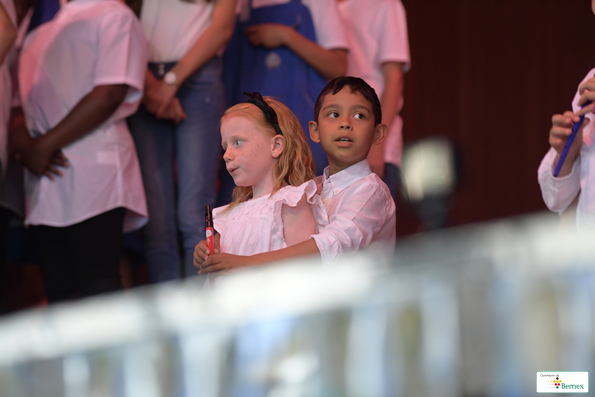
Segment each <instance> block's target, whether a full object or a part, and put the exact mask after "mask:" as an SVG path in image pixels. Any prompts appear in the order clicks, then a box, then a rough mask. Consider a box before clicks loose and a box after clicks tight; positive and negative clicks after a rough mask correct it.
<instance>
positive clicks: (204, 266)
mask: <svg viewBox="0 0 595 397" xmlns="http://www.w3.org/2000/svg"><path fill="white" fill-rule="evenodd" d="M281 217H282V219H283V233H284V237H285V243H286V244H287V246H288V248H285V249H281V250H276V251H271V252H264V253H261V254H257V255H252V256H241V255H231V254H215V255H209V249H208V248H207V245H206V242H205V241H201V242H200V243H198V245H197V246H196V247H195V249H194V266H196V267H198V268H200V269H201V270H200V272H199V273H201V274H202V273H212V272H218V271H223V270H230V269H234V268H238V267H247V266H254V265H262V264H265V263H269V262H276V261H281V260H284V259H289V258H295V257H300V256H307V255H314V254H319V252H318V248H317V247H316V243H315V242H314V240H309V237H310V236H311V235H313V234H314V233H316V222H315V220H314V215H313V214H312V210H311V208H310V205H309V204H308V201H307V199H306V197H305V196H304V197H302V199H301V200H300V201H299V202H298V203H297V205H296V206H295V207H291V206H288V205H283V207H282V210H281ZM217 236H219V235H218V234H217ZM215 247H217V248H216V249H215V252H216V253H217V252H218V251H219V249H218V247H219V239H218V238H216V240H215Z"/></svg>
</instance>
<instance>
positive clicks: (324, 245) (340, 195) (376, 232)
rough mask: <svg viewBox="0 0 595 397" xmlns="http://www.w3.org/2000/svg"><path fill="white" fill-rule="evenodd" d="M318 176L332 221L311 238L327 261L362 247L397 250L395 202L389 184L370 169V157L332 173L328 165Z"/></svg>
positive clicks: (322, 195)
mask: <svg viewBox="0 0 595 397" xmlns="http://www.w3.org/2000/svg"><path fill="white" fill-rule="evenodd" d="M318 178H319V179H318V180H319V181H321V182H322V191H321V193H320V195H321V197H322V203H323V204H324V207H325V208H326V212H327V213H328V216H329V219H328V221H329V224H328V226H326V227H325V228H324V229H322V231H321V232H320V233H318V234H317V235H314V236H312V237H311V238H313V239H314V241H315V242H316V246H317V247H318V250H319V251H320V255H321V256H322V261H323V262H324V263H329V262H332V261H333V260H334V259H336V258H337V257H338V256H339V255H341V254H345V253H352V252H357V251H358V250H360V249H362V248H368V249H370V250H385V251H388V252H392V250H394V247H395V241H396V235H397V232H396V216H395V214H396V209H395V202H394V201H393V198H392V196H391V194H390V191H389V190H388V187H387V186H386V184H385V183H384V182H382V180H381V179H380V178H379V177H378V175H376V174H374V173H372V171H371V170H370V164H369V163H368V160H363V161H360V162H359V163H357V164H354V165H352V166H351V167H349V168H347V169H345V170H343V171H340V172H338V173H336V174H334V175H331V176H330V177H329V176H328V168H326V169H325V171H324V175H323V176H320V177H318Z"/></svg>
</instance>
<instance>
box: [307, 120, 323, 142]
mask: <svg viewBox="0 0 595 397" xmlns="http://www.w3.org/2000/svg"><path fill="white" fill-rule="evenodd" d="M308 129H309V130H310V139H312V142H314V143H320V135H319V134H318V123H317V122H316V121H310V122H309V123H308Z"/></svg>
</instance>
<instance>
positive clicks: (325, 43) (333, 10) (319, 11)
mask: <svg viewBox="0 0 595 397" xmlns="http://www.w3.org/2000/svg"><path fill="white" fill-rule="evenodd" d="M302 4H304V5H305V6H306V7H308V9H309V10H310V15H311V16H312V22H313V23H314V30H315V31H316V42H317V44H318V45H319V46H321V47H322V48H324V49H327V50H333V49H348V48H349V42H348V41H347V34H346V32H345V27H344V26H343V21H342V20H341V17H340V15H339V10H338V8H337V1H336V0H302Z"/></svg>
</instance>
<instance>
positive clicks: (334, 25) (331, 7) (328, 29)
mask: <svg viewBox="0 0 595 397" xmlns="http://www.w3.org/2000/svg"><path fill="white" fill-rule="evenodd" d="M237 1H238V2H237V9H238V12H240V10H241V9H242V7H244V6H245V4H247V3H248V2H249V1H250V0H237ZM289 2H290V0H252V7H253V8H260V7H267V6H272V5H278V4H286V3H289ZM302 4H303V5H305V6H306V7H308V10H310V15H311V16H312V22H313V23H314V30H315V32H316V42H317V44H318V45H319V46H321V47H322V48H324V49H327V50H333V49H347V48H348V47H349V43H348V41H347V38H346V32H345V27H344V26H343V22H342V21H341V17H340V16H339V10H338V9H337V2H336V0H302Z"/></svg>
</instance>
